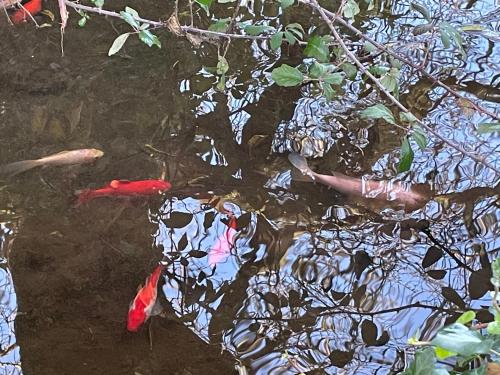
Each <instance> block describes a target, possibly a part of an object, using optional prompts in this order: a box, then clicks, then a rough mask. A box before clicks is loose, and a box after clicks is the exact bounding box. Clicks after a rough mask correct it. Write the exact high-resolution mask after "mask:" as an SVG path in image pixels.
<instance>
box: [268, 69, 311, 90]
mask: <svg viewBox="0 0 500 375" xmlns="http://www.w3.org/2000/svg"><path fill="white" fill-rule="evenodd" d="M271 78H272V79H273V80H274V82H276V84H277V85H279V86H284V87H291V86H297V85H300V84H301V83H302V82H303V81H304V75H303V74H302V72H301V71H300V70H298V69H297V68H294V67H292V66H290V65H286V64H283V65H281V66H280V67H278V68H275V69H273V71H272V73H271Z"/></svg>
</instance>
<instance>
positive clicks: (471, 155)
mask: <svg viewBox="0 0 500 375" xmlns="http://www.w3.org/2000/svg"><path fill="white" fill-rule="evenodd" d="M302 2H303V3H304V4H307V5H309V6H310V7H312V8H313V9H315V10H316V11H317V12H319V14H320V15H321V18H323V20H324V21H325V23H326V24H327V25H328V27H329V28H330V31H331V32H332V34H333V36H334V38H335V39H336V40H337V42H338V43H339V45H340V47H341V48H342V49H343V50H344V52H345V53H346V55H347V56H348V57H349V59H351V61H352V62H353V63H354V64H355V65H357V66H358V68H359V69H360V70H361V71H362V72H363V73H364V74H365V75H366V76H367V77H368V78H370V80H371V81H373V83H375V85H376V86H377V87H378V88H379V90H380V91H381V92H382V93H384V95H385V96H387V98H389V100H390V101H391V102H392V103H393V104H394V105H395V106H397V107H398V108H399V109H400V110H401V111H403V112H405V113H411V112H410V111H409V110H408V109H407V108H406V107H405V106H404V105H403V104H401V102H400V101H399V100H398V99H396V98H395V97H394V96H393V95H392V94H391V93H390V92H389V91H388V90H387V89H386V88H385V87H384V86H383V85H382V83H381V82H380V80H379V79H377V78H376V77H375V76H374V75H373V74H371V73H370V72H369V71H368V69H366V67H365V66H364V65H363V64H362V63H361V62H360V61H359V60H358V58H357V57H356V56H355V55H354V54H353V53H352V52H351V51H350V50H349V48H347V46H346V45H345V43H344V42H343V40H342V38H341V37H340V35H339V34H338V32H337V30H336V29H335V26H334V25H333V22H332V18H330V17H329V16H328V15H327V14H326V10H325V9H324V8H322V7H321V6H320V5H319V4H318V2H317V1H316V0H302ZM333 19H334V20H337V19H341V18H339V17H334V18H333ZM415 119H416V122H417V123H418V124H419V125H420V126H421V127H423V128H424V129H425V130H427V131H428V132H429V133H431V134H432V135H434V136H435V137H436V138H438V139H440V140H441V141H442V142H444V143H446V144H447V145H448V146H450V147H451V148H454V149H455V150H457V151H459V152H460V153H461V154H463V155H467V156H468V157H469V158H471V159H472V160H475V161H477V162H478V163H480V164H483V165H484V166H486V167H488V168H490V169H491V170H493V171H495V172H496V173H497V174H500V169H499V168H497V167H495V166H494V165H493V164H491V163H490V162H489V161H487V160H486V158H484V157H482V156H480V155H476V154H475V153H473V152H470V151H467V150H466V149H465V148H464V147H463V146H462V145H460V144H458V143H455V142H454V141H452V140H450V139H448V138H446V137H444V136H442V135H441V134H439V133H438V132H437V131H436V130H434V129H433V128H431V127H430V126H429V125H427V124H425V123H424V122H423V121H422V120H419V119H418V118H416V117H415Z"/></svg>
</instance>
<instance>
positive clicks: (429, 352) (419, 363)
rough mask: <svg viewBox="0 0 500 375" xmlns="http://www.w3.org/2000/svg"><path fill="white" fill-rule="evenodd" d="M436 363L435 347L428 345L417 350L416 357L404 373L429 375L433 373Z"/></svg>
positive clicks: (408, 374) (406, 374)
mask: <svg viewBox="0 0 500 375" xmlns="http://www.w3.org/2000/svg"><path fill="white" fill-rule="evenodd" d="M435 365H436V354H435V353H434V349H433V348H430V347H427V348H423V349H421V350H417V352H416V353H415V358H414V359H413V361H412V363H411V364H410V366H409V367H408V368H407V369H406V371H405V372H403V373H402V375H429V374H432V371H433V370H434V366H435Z"/></svg>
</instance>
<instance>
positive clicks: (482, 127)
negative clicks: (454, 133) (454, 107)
mask: <svg viewBox="0 0 500 375" xmlns="http://www.w3.org/2000/svg"><path fill="white" fill-rule="evenodd" d="M477 131H478V133H479V134H485V133H493V132H500V122H483V123H481V124H479V125H478V127H477Z"/></svg>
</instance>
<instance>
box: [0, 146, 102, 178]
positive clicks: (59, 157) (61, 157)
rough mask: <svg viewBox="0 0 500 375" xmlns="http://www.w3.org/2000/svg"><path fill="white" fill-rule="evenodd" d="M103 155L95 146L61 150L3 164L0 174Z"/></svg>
mask: <svg viewBox="0 0 500 375" xmlns="http://www.w3.org/2000/svg"><path fill="white" fill-rule="evenodd" d="M103 155H104V152H102V151H101V150H98V149H95V148H84V149H80V150H71V151H61V152H58V153H57V154H53V155H49V156H45V157H43V158H40V159H36V160H22V161H16V162H14V163H10V164H6V165H3V166H1V167H0V175H9V176H15V175H17V174H20V173H23V172H26V171H28V170H30V169H33V168H35V167H46V166H60V165H74V164H84V163H91V162H93V161H94V160H97V159H99V158H100V157H102V156H103Z"/></svg>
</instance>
